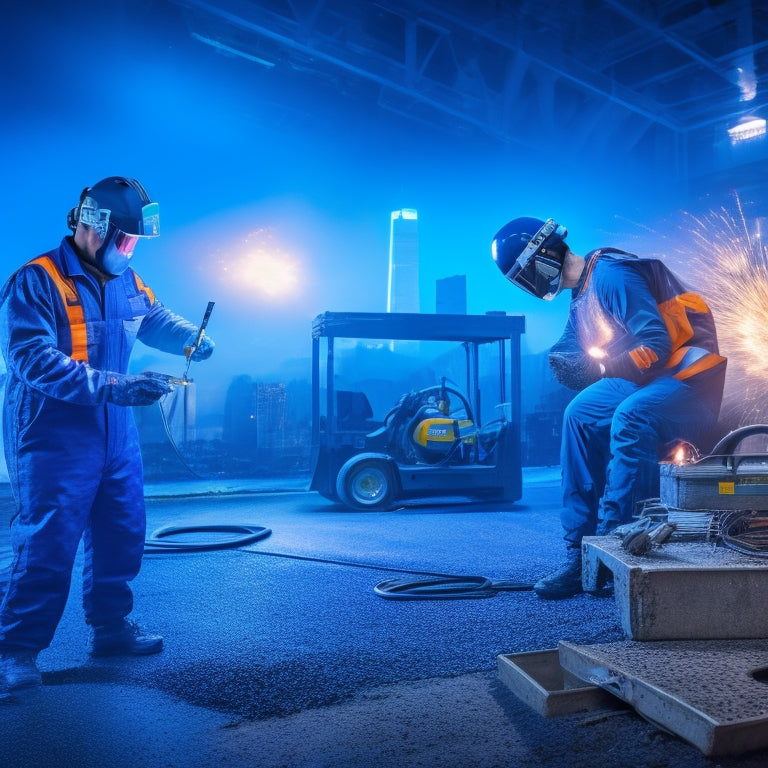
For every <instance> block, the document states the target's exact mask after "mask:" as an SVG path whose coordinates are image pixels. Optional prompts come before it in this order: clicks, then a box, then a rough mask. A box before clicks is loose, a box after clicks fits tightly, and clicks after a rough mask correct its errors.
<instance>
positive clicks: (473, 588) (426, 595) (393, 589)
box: [144, 525, 533, 600]
mask: <svg viewBox="0 0 768 768" xmlns="http://www.w3.org/2000/svg"><path fill="white" fill-rule="evenodd" d="M189 533H236V534H239V535H238V536H236V537H234V538H229V539H224V540H222V539H216V540H214V541H203V542H198V543H190V542H183V541H167V540H166V537H167V536H178V535H183V534H189ZM271 534H272V530H271V529H270V528H265V527H263V526H260V525H192V526H177V525H169V526H167V527H165V528H159V529H158V530H156V531H155V532H154V533H152V535H151V536H150V537H149V538H148V539H147V540H146V541H145V542H144V553H145V554H149V555H158V554H168V553H171V552H173V553H179V552H206V551H211V550H216V549H234V548H236V547H244V546H246V545H247V544H253V543H254V542H256V541H261V540H262V539H266V538H267V537H268V536H270V535H271ZM247 551H248V552H251V553H253V554H259V555H270V556H272V557H285V558H289V559H293V560H308V561H311V562H320V563H327V564H330V565H351V566H354V567H357V568H370V569H373V570H380V571H393V570H394V571H397V570H399V569H397V568H388V567H387V566H382V565H371V564H366V563H353V562H347V561H339V560H330V559H328V558H317V557H308V556H306V555H290V554H285V553H280V552H265V551H261V550H253V549H251V550H247ZM401 572H402V573H408V574H412V575H417V574H418V575H422V576H428V577H429V578H427V579H421V580H419V581H413V580H409V579H388V580H387V581H382V582H379V583H378V584H377V585H376V586H375V587H374V590H373V591H374V592H375V593H376V594H377V595H379V597H384V598H387V599H389V600H438V599H440V600H448V599H453V600H457V599H466V598H486V597H495V596H496V595H497V594H498V593H499V592H522V591H526V590H531V589H533V584H527V583H521V582H513V581H491V580H490V579H487V578H485V577H484V576H451V575H449V574H445V573H429V572H424V571H408V570H405V571H401Z"/></svg>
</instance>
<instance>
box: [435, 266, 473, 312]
mask: <svg viewBox="0 0 768 768" xmlns="http://www.w3.org/2000/svg"><path fill="white" fill-rule="evenodd" d="M435 312H437V314H438V315H466V314H467V276H466V275H453V277H444V278H442V279H440V280H438V281H437V282H436V283H435Z"/></svg>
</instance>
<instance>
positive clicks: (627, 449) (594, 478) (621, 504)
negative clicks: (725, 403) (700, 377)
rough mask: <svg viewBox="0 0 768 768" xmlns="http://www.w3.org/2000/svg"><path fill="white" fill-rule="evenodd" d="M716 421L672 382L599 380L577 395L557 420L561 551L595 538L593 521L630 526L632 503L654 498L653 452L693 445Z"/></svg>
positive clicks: (688, 390)
mask: <svg viewBox="0 0 768 768" xmlns="http://www.w3.org/2000/svg"><path fill="white" fill-rule="evenodd" d="M716 420H717V414H715V413H713V412H712V410H711V409H710V408H709V407H708V406H707V405H706V404H705V402H704V401H703V400H702V398H701V397H700V396H699V395H698V394H697V393H696V391H695V390H694V389H693V388H692V387H690V386H689V385H687V384H685V383H684V382H681V381H678V380H677V379H673V378H660V379H656V380H655V381H653V382H651V383H650V384H647V385H646V386H644V387H641V386H639V385H637V384H634V383H632V382H630V381H627V380H625V379H618V378H608V379H601V380H599V381H597V382H596V383H594V384H592V385H591V386H589V387H587V388H586V389H584V390H582V391H581V392H579V394H578V395H576V397H574V398H573V400H572V401H571V402H570V403H569V405H568V407H567V408H566V410H565V415H564V418H563V434H562V443H561V449H560V462H561V468H562V473H563V510H562V512H561V518H560V519H561V522H562V525H563V530H564V537H565V540H566V542H567V544H568V546H573V547H576V546H579V544H580V543H581V538H582V536H594V535H595V532H596V529H597V525H598V521H599V520H603V521H605V523H606V524H607V525H608V526H610V527H613V526H615V525H621V524H623V523H627V522H629V521H630V520H631V519H632V516H633V515H634V513H635V511H636V507H637V504H638V502H641V501H644V500H645V499H649V498H656V497H658V495H659V464H658V462H659V458H660V456H659V452H660V449H662V448H663V447H664V446H665V445H666V444H667V443H671V442H673V441H675V440H681V441H688V442H691V443H693V444H694V445H695V444H696V443H697V442H698V441H699V440H701V438H702V437H703V436H705V435H706V434H707V432H708V431H709V430H710V429H712V427H713V426H714V424H715V422H716Z"/></svg>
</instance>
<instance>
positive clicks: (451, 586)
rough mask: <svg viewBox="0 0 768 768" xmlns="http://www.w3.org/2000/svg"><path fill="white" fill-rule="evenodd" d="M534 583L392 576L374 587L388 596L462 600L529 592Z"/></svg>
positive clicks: (413, 598)
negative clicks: (411, 579)
mask: <svg viewBox="0 0 768 768" xmlns="http://www.w3.org/2000/svg"><path fill="white" fill-rule="evenodd" d="M532 589H533V584H526V583H522V582H514V581H491V580H490V579H487V578H485V577H484V576H443V577H440V578H435V579H422V580H421V581H408V580H406V579H389V580H387V581H382V582H380V583H379V584H377V585H376V586H375V587H374V588H373V591H374V592H375V593H376V594H377V595H378V596H379V597H384V598H387V599H388V600H459V599H466V598H484V597H495V596H496V595H497V594H498V593H499V592H525V591H529V590H532Z"/></svg>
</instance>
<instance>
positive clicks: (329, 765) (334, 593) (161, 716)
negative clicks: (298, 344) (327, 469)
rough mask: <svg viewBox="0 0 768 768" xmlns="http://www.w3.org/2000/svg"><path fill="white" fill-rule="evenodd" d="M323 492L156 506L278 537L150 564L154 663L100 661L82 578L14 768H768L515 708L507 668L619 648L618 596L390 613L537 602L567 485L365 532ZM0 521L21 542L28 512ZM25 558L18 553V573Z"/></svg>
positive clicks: (12, 727) (557, 541)
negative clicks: (556, 653) (436, 579)
mask: <svg viewBox="0 0 768 768" xmlns="http://www.w3.org/2000/svg"><path fill="white" fill-rule="evenodd" d="M304 485H305V484H304V482H303V480H302V479H301V478H297V479H295V480H294V481H292V482H287V481H284V480H281V481H274V482H268V481H266V482H265V481H260V482H255V481H253V482H249V481H241V482H238V483H228V484H222V483H214V484H211V483H206V482H193V483H181V484H155V485H151V486H149V485H148V486H147V488H146V495H147V506H148V521H149V526H148V528H149V531H150V532H151V531H154V530H156V529H158V528H162V527H164V526H168V525H178V526H185V527H187V526H198V525H222V524H226V525H246V524H248V525H255V526H262V527H265V528H268V529H269V530H270V531H271V534H270V535H269V536H268V537H267V538H264V539H262V540H260V541H257V542H254V543H252V544H249V545H247V546H243V547H238V548H226V549H213V550H210V551H199V552H188V553H181V552H172V553H164V554H148V555H146V556H145V561H144V567H143V569H142V572H141V574H140V575H139V577H138V578H137V579H136V581H135V582H134V585H133V586H134V594H135V598H136V608H135V611H134V618H136V619H137V620H138V621H139V623H140V624H141V626H142V627H144V628H145V629H146V630H148V631H150V632H152V633H159V634H162V635H163V636H164V637H165V649H164V651H163V652H162V653H160V654H157V655H155V656H149V657H144V658H107V659H91V658H89V657H88V655H87V653H86V639H87V632H86V627H85V625H84V622H83V616H82V608H81V606H80V597H79V592H80V587H81V581H80V566H81V560H80V556H78V561H77V563H76V567H75V572H74V575H73V583H72V590H71V594H70V599H69V602H68V604H67V608H66V610H65V613H64V616H63V619H62V621H61V624H60V625H59V628H58V630H57V632H56V636H55V638H54V641H53V643H52V645H51V646H50V648H48V649H46V650H45V651H43V652H42V653H41V654H40V657H39V666H40V668H41V670H42V673H43V686H42V687H41V688H40V689H37V690H33V691H30V692H24V693H20V694H15V695H12V696H6V697H5V698H4V699H3V700H2V701H0V765H1V766H4V767H7V768H38V766H39V767H40V768H65V767H66V768H69V767H70V766H71V767H73V768H122V767H123V766H125V767H126V768H127V767H128V766H130V767H131V768H142V767H144V766H146V767H147V768H155V767H157V768H171V767H173V768H176V767H178V768H208V767H210V768H213V767H214V766H233V767H235V768H240V767H242V768H245V767H246V766H254V767H256V766H257V767H258V768H367V767H368V766H377V767H379V768H401V767H402V768H410V767H411V766H414V767H415V766H427V767H434V768H442V767H446V768H448V767H450V768H454V767H455V768H459V767H461V768H475V767H476V768H517V767H518V766H519V767H526V766H532V767H536V766H542V767H543V766H546V767H547V768H563V767H564V766H569V767H572V768H580V767H581V766H584V767H586V766H589V767H590V768H624V767H626V768H666V767H669V768H705V766H722V767H723V768H731V767H735V766H739V767H740V768H758V766H760V767H761V768H762V766H765V765H766V764H768V751H763V752H753V753H751V754H747V755H742V756H738V757H728V758H721V759H718V760H716V761H713V760H710V759H708V758H706V757H705V756H704V755H703V754H702V753H701V752H700V751H699V750H698V749H696V748H695V747H693V746H691V745H690V744H688V743H686V742H685V741H683V740H682V739H680V738H679V737H677V736H675V735H674V734H672V733H669V732H667V731H665V730H664V729H663V728H661V727H659V726H658V725H656V724H654V723H651V722H648V721H646V720H644V719H643V718H642V717H640V716H639V715H638V714H637V712H635V710H633V709H632V708H630V707H627V706H625V705H622V704H621V703H620V702H618V700H617V701H616V706H610V707H605V708H601V709H598V710H593V711H588V712H580V713H577V714H572V715H565V716H561V717H550V718H547V717H542V716H541V715H540V714H538V713H537V712H535V711H533V710H532V709H531V708H530V707H529V706H528V705H526V704H525V703H523V702H522V701H520V700H519V699H518V698H517V697H516V696H515V695H514V694H513V693H512V692H511V691H510V690H509V688H508V687H507V686H506V685H505V684H504V682H503V681H502V679H501V678H500V675H499V673H498V668H497V657H498V656H499V654H516V653H522V652H527V651H534V650H542V649H549V648H556V647H557V644H558V642H559V641H560V640H569V641H572V642H575V643H582V644H591V643H606V642H612V641H619V640H622V639H623V634H622V630H621V627H620V625H619V621H618V614H617V610H616V606H615V603H614V600H613V598H612V597H611V596H610V595H603V596H595V595H589V594H583V595H578V596H576V597H574V598H572V599H570V600H562V601H542V600H540V599H538V598H537V597H536V596H535V594H533V593H532V592H531V591H530V590H521V591H501V592H498V593H491V594H492V596H490V597H486V598H474V599H470V598H467V599H429V600H392V599H386V598H383V597H381V596H380V595H379V594H377V593H376V591H375V588H376V587H377V585H380V584H381V583H382V582H386V581H388V580H391V579H408V580H414V581H419V580H421V579H423V578H427V575H428V574H434V573H440V574H451V575H458V574H466V575H473V576H484V577H487V578H489V579H491V580H492V581H499V580H506V581H511V582H513V583H517V584H522V585H525V584H530V583H532V582H533V581H534V580H535V579H536V578H538V577H540V576H541V575H542V574H543V573H546V572H547V571H548V570H550V569H551V567H552V565H553V564H556V563H557V561H558V559H559V557H560V556H561V554H562V541H561V538H560V530H559V520H558V510H559V496H560V493H559V477H558V472H557V470H556V469H547V468H545V469H529V470H526V471H525V472H524V490H523V498H522V499H521V500H520V501H519V502H516V503H514V504H490V503H469V502H466V501H459V500H455V499H453V500H433V501H432V502H430V503H426V502H425V503H420V504H414V505H410V506H408V507H403V508H399V509H396V510H392V511H389V512H368V513H365V512H351V511H348V510H346V509H344V508H342V507H340V506H338V505H334V504H332V503H331V502H329V501H327V500H325V499H322V498H321V497H319V496H317V495H316V494H314V493H310V492H307V491H305V490H303V487H304ZM0 501H1V502H2V503H1V504H0V525H2V528H3V529H4V530H5V529H6V523H7V520H8V519H9V517H10V509H11V507H12V503H11V500H10V499H9V498H8V497H7V495H6V496H3V495H2V494H0ZM211 536H212V534H199V535H193V536H189V537H187V536H183V537H179V538H180V539H182V540H183V541H189V542H192V541H197V540H199V539H200V538H202V539H206V540H211ZM198 537H199V538H198ZM8 556H9V551H8V548H7V536H6V535H3V538H2V539H0V565H5V564H6V563H7V559H8Z"/></svg>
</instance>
